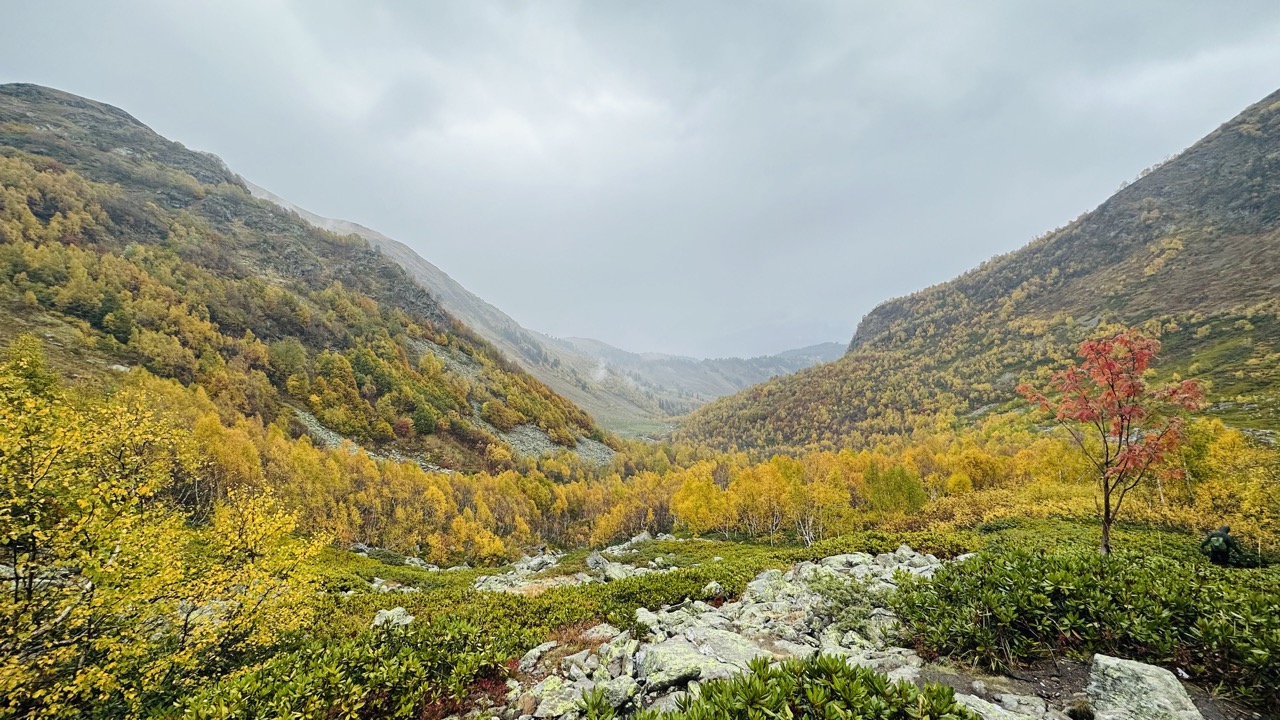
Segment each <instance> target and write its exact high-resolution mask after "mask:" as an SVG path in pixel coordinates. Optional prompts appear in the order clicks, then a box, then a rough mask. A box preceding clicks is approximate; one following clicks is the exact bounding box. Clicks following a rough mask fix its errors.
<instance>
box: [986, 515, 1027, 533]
mask: <svg viewBox="0 0 1280 720" xmlns="http://www.w3.org/2000/svg"><path fill="white" fill-rule="evenodd" d="M1021 525H1022V523H1021V522H1019V521H1018V519H1017V518H998V519H996V520H988V521H987V522H984V523H981V524H980V525H978V527H977V528H975V529H976V530H977V531H978V532H979V533H981V534H983V535H990V534H991V533H995V532H1000V531H1001V530H1012V529H1013V528H1016V527H1020V526H1021Z"/></svg>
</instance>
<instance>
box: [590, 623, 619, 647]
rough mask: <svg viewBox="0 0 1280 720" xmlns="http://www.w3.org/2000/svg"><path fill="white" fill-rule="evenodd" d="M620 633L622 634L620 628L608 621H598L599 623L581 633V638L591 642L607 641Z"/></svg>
mask: <svg viewBox="0 0 1280 720" xmlns="http://www.w3.org/2000/svg"><path fill="white" fill-rule="evenodd" d="M621 634H622V631H621V630H619V629H618V628H616V627H614V626H612V625H610V624H609V623H600V624H599V625H596V626H595V627H593V628H591V629H589V630H587V631H586V632H584V633H582V639H583V640H588V641H592V642H596V641H600V642H608V641H610V640H612V639H614V638H616V637H618V636H619V635H621Z"/></svg>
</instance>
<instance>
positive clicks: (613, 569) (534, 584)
mask: <svg viewBox="0 0 1280 720" xmlns="http://www.w3.org/2000/svg"><path fill="white" fill-rule="evenodd" d="M657 539H658V540H675V538H674V537H672V536H670V535H663V536H659V537H658V538H657ZM652 540H654V538H653V536H651V535H650V534H649V533H648V532H642V533H640V534H639V535H637V536H635V537H633V538H631V539H630V540H628V541H626V542H624V543H620V544H618V545H613V546H610V547H607V548H605V549H604V550H603V551H600V552H593V553H591V555H590V556H588V557H587V570H588V572H584V573H577V574H574V575H559V576H555V577H539V576H538V575H539V574H540V573H542V572H543V571H544V570H547V569H549V568H551V567H554V566H556V565H557V564H559V562H560V558H561V556H560V555H557V554H554V553H546V554H542V555H535V556H533V557H525V558H523V559H521V560H520V561H518V562H516V563H515V566H514V568H513V569H512V570H511V571H509V572H505V573H501V574H498V575H485V576H483V577H479V578H476V581H475V584H474V586H473V587H475V589H476V590H487V591H489V592H508V593H519V594H524V595H530V594H536V593H539V592H542V591H543V590H546V589H549V588H553V587H564V586H571V585H585V584H588V583H601V582H616V581H618V580H625V579H627V578H631V577H638V576H641V575H650V574H653V573H660V572H672V571H674V570H679V568H678V567H676V566H675V564H674V563H673V562H672V561H670V560H668V559H667V558H664V557H662V556H659V557H657V558H654V559H653V560H651V561H650V562H649V564H648V566H647V567H637V566H634V565H628V564H626V563H621V562H617V561H615V560H610V559H609V557H607V556H614V557H623V556H626V555H632V554H635V553H637V552H639V550H637V549H636V546H637V545H640V544H641V543H645V542H649V541H652Z"/></svg>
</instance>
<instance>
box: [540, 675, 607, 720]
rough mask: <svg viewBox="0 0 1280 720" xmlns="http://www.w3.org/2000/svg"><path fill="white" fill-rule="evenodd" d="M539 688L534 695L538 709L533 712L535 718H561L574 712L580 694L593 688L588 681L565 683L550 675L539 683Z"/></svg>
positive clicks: (580, 697)
mask: <svg viewBox="0 0 1280 720" xmlns="http://www.w3.org/2000/svg"><path fill="white" fill-rule="evenodd" d="M539 685H540V688H539V689H538V691H537V692H535V695H536V696H537V697H538V698H539V702H538V707H537V709H536V710H534V711H533V716H534V717H535V718H553V717H557V718H558V717H562V716H564V715H567V714H569V713H573V712H576V711H577V709H578V703H579V702H580V701H581V700H582V694H583V693H584V692H587V691H589V690H591V689H592V688H593V687H595V683H593V682H591V681H590V680H586V679H582V680H575V681H574V682H572V683H566V682H565V681H564V680H563V679H561V678H559V677H556V676H555V675H552V676H551V677H549V678H547V679H546V680H544V681H543V682H542V683H539Z"/></svg>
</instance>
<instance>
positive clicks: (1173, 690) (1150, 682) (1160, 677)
mask: <svg viewBox="0 0 1280 720" xmlns="http://www.w3.org/2000/svg"><path fill="white" fill-rule="evenodd" d="M1085 692H1087V693H1088V694H1089V701H1090V702H1091V703H1092V704H1093V710H1094V713H1095V717H1096V718H1097V720H1202V716H1201V715H1200V711H1199V710H1197V709H1196V706H1195V704H1194V703H1192V702H1191V698H1190V697H1188V696H1187V691H1186V689H1184V688H1183V687H1182V683H1180V682H1178V678H1176V677H1174V675H1173V673H1171V672H1169V671H1168V670H1165V669H1164V668H1160V667H1156V666H1154V665H1147V664H1146V663H1140V662H1136V661H1134V660H1123V659H1121V658H1115V657H1111V656H1109V655H1101V654H1099V655H1094V656H1093V669H1092V670H1091V671H1090V672H1089V686H1088V687H1087V688H1085Z"/></svg>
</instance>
